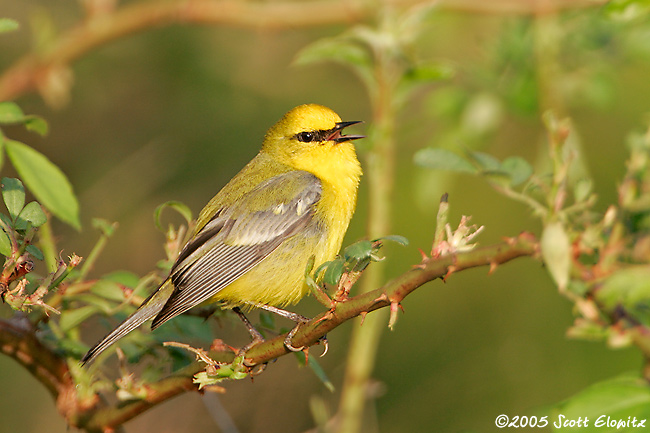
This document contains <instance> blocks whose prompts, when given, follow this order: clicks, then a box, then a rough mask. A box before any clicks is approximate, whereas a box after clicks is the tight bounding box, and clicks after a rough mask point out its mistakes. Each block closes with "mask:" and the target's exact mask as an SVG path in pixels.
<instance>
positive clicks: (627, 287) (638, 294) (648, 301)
mask: <svg viewBox="0 0 650 433" xmlns="http://www.w3.org/2000/svg"><path fill="white" fill-rule="evenodd" d="M596 297H597V299H598V301H599V302H601V303H602V304H603V305H605V306H607V307H608V308H610V309H614V308H616V307H618V306H623V307H624V308H625V310H626V311H627V312H628V313H629V315H630V316H631V317H632V318H634V319H635V320H637V321H640V322H642V323H643V324H645V325H646V326H647V325H648V324H650V267H648V266H647V265H631V266H629V267H627V268H623V269H621V270H618V271H616V272H615V273H614V274H613V275H611V276H610V277H609V278H607V279H606V280H605V281H604V282H603V284H602V287H601V288H600V290H598V292H597V294H596Z"/></svg>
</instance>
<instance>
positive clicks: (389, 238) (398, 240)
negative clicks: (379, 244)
mask: <svg viewBox="0 0 650 433" xmlns="http://www.w3.org/2000/svg"><path fill="white" fill-rule="evenodd" d="M377 240H378V241H391V242H396V243H398V244H400V245H401V246H403V247H405V246H408V244H409V240H408V239H406V238H405V237H404V236H400V235H389V236H383V237H381V238H379V239H377Z"/></svg>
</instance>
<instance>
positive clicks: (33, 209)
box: [16, 201, 47, 230]
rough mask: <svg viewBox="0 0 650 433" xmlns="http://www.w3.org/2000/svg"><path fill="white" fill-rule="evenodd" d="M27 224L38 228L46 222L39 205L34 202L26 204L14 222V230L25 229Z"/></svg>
mask: <svg viewBox="0 0 650 433" xmlns="http://www.w3.org/2000/svg"><path fill="white" fill-rule="evenodd" d="M27 222H30V223H31V224H32V227H40V226H42V225H43V224H45V223H46V222H47V216H46V215H45V212H43V209H42V208H41V205H40V204H38V203H37V202H35V201H32V202H29V203H27V206H25V207H24V208H23V210H22V211H21V212H20V214H19V215H18V219H17V221H16V228H17V229H22V230H24V229H26V228H27Z"/></svg>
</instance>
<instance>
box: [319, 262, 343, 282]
mask: <svg viewBox="0 0 650 433" xmlns="http://www.w3.org/2000/svg"><path fill="white" fill-rule="evenodd" d="M344 264H345V263H344V262H343V260H342V259H336V260H332V261H331V262H330V263H329V265H328V266H327V268H326V269H325V274H324V275H323V281H324V282H325V284H329V285H332V286H336V285H337V284H338V283H339V280H340V279H341V275H343V265H344Z"/></svg>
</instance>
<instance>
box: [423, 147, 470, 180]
mask: <svg viewBox="0 0 650 433" xmlns="http://www.w3.org/2000/svg"><path fill="white" fill-rule="evenodd" d="M414 162H415V163H416V164H417V165H419V166H422V167H425V168H433V169H437V170H450V171H455V172H459V173H472V174H476V173H477V170H476V167H474V166H473V165H472V164H471V163H470V162H469V161H467V160H466V159H465V158H463V157H462V156H459V155H458V154H456V153H454V152H451V151H449V150H447V149H436V148H431V147H429V148H425V149H420V150H419V151H417V152H416V153H415V157H414Z"/></svg>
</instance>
